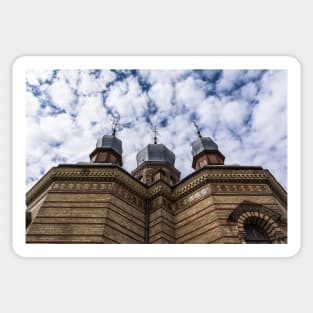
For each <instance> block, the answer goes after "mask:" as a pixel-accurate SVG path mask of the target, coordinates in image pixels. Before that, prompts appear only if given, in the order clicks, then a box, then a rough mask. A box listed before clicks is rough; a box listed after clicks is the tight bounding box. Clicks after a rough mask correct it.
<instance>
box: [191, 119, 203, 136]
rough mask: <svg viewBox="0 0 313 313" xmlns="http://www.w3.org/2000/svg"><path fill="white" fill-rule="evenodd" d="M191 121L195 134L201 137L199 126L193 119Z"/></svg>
mask: <svg viewBox="0 0 313 313" xmlns="http://www.w3.org/2000/svg"><path fill="white" fill-rule="evenodd" d="M192 123H193V125H194V126H195V128H196V130H197V134H198V136H199V138H202V135H201V133H200V128H199V126H198V124H197V122H196V121H195V120H193V121H192Z"/></svg>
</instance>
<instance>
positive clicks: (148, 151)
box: [136, 144, 175, 166]
mask: <svg viewBox="0 0 313 313" xmlns="http://www.w3.org/2000/svg"><path fill="white" fill-rule="evenodd" d="M136 158H137V166H139V165H140V164H141V163H143V162H146V161H159V162H168V163H170V164H171V165H174V163H175V154H174V153H173V152H172V151H170V150H169V149H168V148H166V147H165V146H164V145H163V144H149V145H147V146H146V147H145V148H143V149H142V150H141V151H139V152H138V153H137V156H136Z"/></svg>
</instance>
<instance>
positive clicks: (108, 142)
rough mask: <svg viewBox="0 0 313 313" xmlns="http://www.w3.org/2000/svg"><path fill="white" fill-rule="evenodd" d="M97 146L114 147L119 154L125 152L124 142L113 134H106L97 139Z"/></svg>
mask: <svg viewBox="0 0 313 313" xmlns="http://www.w3.org/2000/svg"><path fill="white" fill-rule="evenodd" d="M96 147H97V148H106V149H112V150H114V151H115V152H116V153H118V154H119V155H122V154H123V148H122V142H121V140H119V139H118V138H117V137H115V136H112V135H104V136H103V137H102V138H101V139H99V140H98V141H97V145H96Z"/></svg>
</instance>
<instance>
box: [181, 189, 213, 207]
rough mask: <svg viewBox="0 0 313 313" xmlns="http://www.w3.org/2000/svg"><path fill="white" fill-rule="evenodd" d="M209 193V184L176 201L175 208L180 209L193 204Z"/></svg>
mask: <svg viewBox="0 0 313 313" xmlns="http://www.w3.org/2000/svg"><path fill="white" fill-rule="evenodd" d="M210 194H211V188H210V186H206V187H204V188H202V189H200V190H198V191H196V192H194V193H192V194H189V195H188V196H186V197H184V198H183V199H181V200H179V201H177V205H176V209H182V208H185V207H188V206H190V205H193V204H194V203H196V202H199V201H201V200H203V199H204V198H206V197H208V196H209V195H210Z"/></svg>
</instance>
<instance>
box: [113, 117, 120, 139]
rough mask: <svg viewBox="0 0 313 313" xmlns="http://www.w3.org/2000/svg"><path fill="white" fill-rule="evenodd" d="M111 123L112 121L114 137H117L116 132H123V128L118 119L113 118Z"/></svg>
mask: <svg viewBox="0 0 313 313" xmlns="http://www.w3.org/2000/svg"><path fill="white" fill-rule="evenodd" d="M111 121H112V135H113V136H115V134H116V132H118V131H120V130H122V126H121V124H120V123H119V121H118V119H117V118H113V119H112V120H111Z"/></svg>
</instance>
